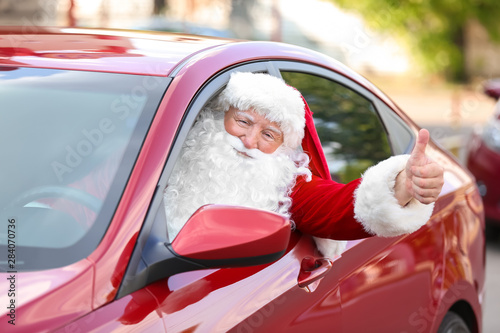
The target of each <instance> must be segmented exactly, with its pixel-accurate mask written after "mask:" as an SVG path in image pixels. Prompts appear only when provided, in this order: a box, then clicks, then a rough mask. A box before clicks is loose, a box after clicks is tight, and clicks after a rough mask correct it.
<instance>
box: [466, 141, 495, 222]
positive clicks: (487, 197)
mask: <svg viewBox="0 0 500 333" xmlns="http://www.w3.org/2000/svg"><path fill="white" fill-rule="evenodd" d="M468 148H469V149H468V155H467V161H466V163H467V168H468V169H469V170H470V171H471V172H472V173H473V174H474V177H475V178H476V181H477V182H478V184H479V185H480V187H482V191H483V202H484V210H485V216H486V218H487V219H488V222H489V223H491V224H495V225H500V187H499V186H498V176H499V168H498V166H499V165H500V153H499V152H497V151H494V150H492V149H491V148H490V147H488V145H486V143H485V142H484V141H483V140H482V138H481V135H480V134H479V133H474V134H473V136H472V138H471V140H470V144H469V147H468Z"/></svg>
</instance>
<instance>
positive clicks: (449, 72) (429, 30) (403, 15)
mask: <svg viewBox="0 0 500 333" xmlns="http://www.w3.org/2000/svg"><path fill="white" fill-rule="evenodd" d="M330 1H331V2H334V3H336V4H337V5H339V6H340V7H343V8H345V9H349V10H354V11H356V12H358V13H360V14H361V15H362V16H363V17H364V19H365V20H366V22H367V23H368V25H369V26H370V27H371V28H373V29H375V30H379V31H387V32H390V33H391V34H393V35H395V36H398V37H401V38H402V39H403V40H404V41H406V43H407V45H408V47H409V49H410V51H411V52H412V53H413V55H414V56H415V57H416V58H417V59H418V60H420V61H421V62H422V63H423V64H424V65H425V67H426V68H427V69H428V70H429V71H431V72H434V73H444V74H446V76H447V78H449V79H451V80H454V81H463V80H464V79H465V65H464V47H465V45H464V33H465V28H466V25H467V23H468V22H469V21H470V20H477V21H478V22H479V23H481V24H482V25H483V26H484V27H485V28H486V30H487V31H488V33H489V35H490V37H491V38H492V39H493V40H496V41H500V24H498V22H499V20H500V1H498V0H407V1H396V0H356V1H352V0H330Z"/></svg>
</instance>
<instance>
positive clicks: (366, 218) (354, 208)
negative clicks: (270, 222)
mask: <svg viewBox="0 0 500 333" xmlns="http://www.w3.org/2000/svg"><path fill="white" fill-rule="evenodd" d="M303 100H304V99H303ZM304 104H305V109H306V115H305V116H306V125H305V133H304V139H303V140H302V148H303V150H304V152H305V153H307V154H308V155H309V158H310V163H309V168H310V169H311V172H312V174H313V176H312V180H310V181H309V182H308V181H307V180H306V179H305V178H303V177H302V178H300V179H298V180H297V183H296V185H295V187H294V189H293V192H292V194H291V198H292V207H291V209H290V213H291V219H292V220H293V221H294V223H295V225H296V228H297V229H298V230H299V231H301V232H303V233H307V234H311V235H313V236H316V237H321V238H329V239H336V240H353V239H361V238H366V237H371V236H373V235H379V236H385V237H390V236H397V235H401V234H406V233H410V232H413V231H415V230H418V229H419V228H420V227H421V226H422V225H424V224H425V223H426V222H427V220H428V219H429V218H430V216H431V214H432V210H433V207H434V205H433V204H430V205H423V204H421V203H420V202H418V201H417V200H415V199H413V200H412V201H410V203H409V204H408V205H407V206H406V207H401V206H400V205H399V204H398V202H397V200H396V198H395V197H394V192H393V188H394V184H395V179H396V176H397V174H398V173H399V172H401V171H402V170H403V169H404V168H405V165H406V161H407V160H408V157H409V156H408V155H400V156H393V157H391V158H389V159H387V160H385V161H382V162H380V163H379V164H377V165H376V166H374V167H371V168H369V169H368V170H367V171H366V172H365V174H364V175H363V177H362V178H360V179H356V180H354V181H352V182H350V183H348V184H339V183H337V182H335V181H333V180H332V179H331V176H330V172H329V170H328V165H327V163H326V159H325V155H324V153H323V149H322V148H321V143H320V140H319V137H318V134H317V132H316V128H315V126H314V121H313V116H312V112H311V110H310V109H309V107H308V105H307V102H306V101H305V100H304Z"/></svg>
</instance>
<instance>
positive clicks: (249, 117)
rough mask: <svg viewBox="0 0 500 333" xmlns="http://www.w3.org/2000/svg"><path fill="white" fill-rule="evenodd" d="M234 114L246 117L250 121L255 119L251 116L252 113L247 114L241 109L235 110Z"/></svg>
mask: <svg viewBox="0 0 500 333" xmlns="http://www.w3.org/2000/svg"><path fill="white" fill-rule="evenodd" d="M236 114H237V115H238V116H242V117H245V118H247V119H248V120H250V121H251V122H254V121H255V118H254V117H252V115H250V114H248V113H246V112H243V111H237V112H236Z"/></svg>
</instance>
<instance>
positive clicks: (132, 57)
mask: <svg viewBox="0 0 500 333" xmlns="http://www.w3.org/2000/svg"><path fill="white" fill-rule="evenodd" d="M232 42H236V40H231V39H222V38H216V37H206V36H203V37H202V36H195V35H187V34H175V33H159V32H153V31H148V32H146V31H131V30H107V29H82V28H51V27H29V26H25V27H0V65H8V66H17V67H41V68H55V69H72V70H87V71H104V72H114V73H128V74H142V75H154V76H156V75H158V76H166V75H168V74H169V73H170V72H171V71H172V70H173V69H174V68H175V66H176V65H177V64H179V63H181V62H182V61H183V60H184V59H186V58H188V57H190V56H192V55H194V54H197V53H198V52H200V51H202V50H206V49H210V48H213V47H216V46H218V45H223V44H227V43H232Z"/></svg>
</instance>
